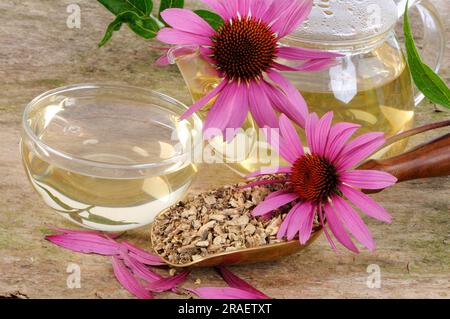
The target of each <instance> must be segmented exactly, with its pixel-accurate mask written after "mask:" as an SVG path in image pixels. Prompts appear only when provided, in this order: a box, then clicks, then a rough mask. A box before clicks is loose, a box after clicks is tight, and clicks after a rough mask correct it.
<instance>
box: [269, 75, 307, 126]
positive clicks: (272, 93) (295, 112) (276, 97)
mask: <svg viewBox="0 0 450 319" xmlns="http://www.w3.org/2000/svg"><path fill="white" fill-rule="evenodd" d="M263 83H264V85H265V87H266V90H267V92H269V93H268V94H267V95H268V97H269V99H270V102H271V103H272V105H273V107H274V108H275V109H276V110H277V111H278V112H280V113H283V114H286V115H287V116H288V117H289V118H290V119H291V120H292V121H294V122H295V123H296V124H298V125H299V126H301V127H305V115H304V114H306V112H307V111H305V106H301V105H294V104H292V101H291V100H290V99H289V97H288V96H287V95H286V94H285V93H284V92H283V91H281V90H280V89H278V88H276V87H274V86H273V85H272V84H270V83H268V82H266V81H263Z"/></svg>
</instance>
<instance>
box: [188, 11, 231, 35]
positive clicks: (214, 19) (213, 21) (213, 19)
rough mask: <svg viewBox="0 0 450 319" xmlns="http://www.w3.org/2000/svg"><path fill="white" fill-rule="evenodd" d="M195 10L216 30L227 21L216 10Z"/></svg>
mask: <svg viewBox="0 0 450 319" xmlns="http://www.w3.org/2000/svg"><path fill="white" fill-rule="evenodd" d="M194 12H195V13H196V14H197V15H199V16H200V17H202V18H203V19H205V21H206V22H208V23H209V24H210V25H211V26H212V27H213V28H214V30H216V31H217V30H219V28H220V27H221V26H222V25H223V24H224V23H225V22H224V21H223V19H222V17H221V16H219V15H217V14H215V13H214V12H211V11H208V10H195V11H194Z"/></svg>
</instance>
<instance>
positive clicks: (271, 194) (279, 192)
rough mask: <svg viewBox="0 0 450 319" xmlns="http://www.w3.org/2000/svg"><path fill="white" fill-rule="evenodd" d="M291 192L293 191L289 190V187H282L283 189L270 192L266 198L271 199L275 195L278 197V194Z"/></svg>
mask: <svg viewBox="0 0 450 319" xmlns="http://www.w3.org/2000/svg"><path fill="white" fill-rule="evenodd" d="M290 193H292V191H290V190H287V189H282V190H279V191H276V192H273V193H270V194H269V195H267V196H266V198H265V200H266V199H271V198H274V197H277V196H280V195H284V194H290Z"/></svg>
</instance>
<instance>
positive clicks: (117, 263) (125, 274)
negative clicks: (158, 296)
mask: <svg viewBox="0 0 450 319" xmlns="http://www.w3.org/2000/svg"><path fill="white" fill-rule="evenodd" d="M112 265H113V270H114V275H115V276H116V278H117V280H118V281H119V282H120V284H121V285H122V286H123V287H124V288H125V289H126V290H128V291H129V292H130V293H132V294H133V295H134V296H136V297H137V298H139V299H153V295H152V294H151V293H150V292H149V291H148V290H147V289H146V288H145V287H144V286H143V285H142V284H141V283H140V282H139V281H138V280H137V279H136V278H135V277H134V275H133V274H132V273H131V272H130V270H128V268H127V267H126V266H125V265H124V264H123V261H121V260H120V259H119V258H118V257H112Z"/></svg>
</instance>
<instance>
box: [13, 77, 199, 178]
mask: <svg viewBox="0 0 450 319" xmlns="http://www.w3.org/2000/svg"><path fill="white" fill-rule="evenodd" d="M84 89H117V90H134V91H140V92H142V93H146V94H149V95H151V96H153V97H156V98H159V99H161V100H163V101H165V102H167V103H170V104H172V105H174V106H176V107H177V108H179V109H180V110H181V111H186V110H188V107H187V106H186V105H185V104H184V103H181V102H180V101H178V100H176V99H174V98H172V97H170V96H168V95H165V94H163V93H160V92H156V91H153V90H151V89H145V88H141V87H137V86H132V85H116V84H103V83H80V84H73V85H68V86H63V87H59V88H56V89H53V90H50V91H47V92H44V93H42V94H41V95H39V96H37V97H36V98H34V99H33V100H32V101H31V102H30V103H28V105H27V106H26V107H25V110H24V113H23V116H22V128H23V130H24V132H25V134H26V135H27V137H28V138H29V139H30V140H31V141H32V142H33V143H35V144H36V145H38V146H39V147H41V148H43V149H44V150H45V151H47V152H49V153H52V154H54V155H55V156H57V157H62V158H64V159H66V160H69V161H75V162H77V163H79V164H82V165H86V166H90V167H97V168H102V169H114V170H147V169H154V168H158V167H162V166H167V165H171V164H174V163H177V162H179V161H180V160H182V159H183V158H184V157H186V154H187V153H186V152H185V153H183V154H178V155H175V156H173V157H171V158H168V159H165V160H161V161H158V162H153V163H148V164H110V163H106V162H99V161H92V160H88V159H85V158H80V157H77V156H74V155H72V154H68V153H66V152H62V151H59V150H58V149H55V148H53V147H51V146H50V145H48V144H46V143H44V142H42V140H40V139H39V138H38V137H37V136H36V134H35V132H34V131H33V129H32V128H31V127H30V125H29V124H28V120H29V117H28V115H29V114H30V111H31V110H32V108H33V107H34V106H35V105H36V104H38V103H39V102H40V101H42V100H43V99H46V98H49V97H51V96H53V95H56V94H61V93H64V92H70V91H76V90H84ZM181 114H182V113H180V115H181ZM192 118H193V121H194V123H196V122H197V123H199V125H200V127H199V131H200V132H201V130H202V121H201V119H200V118H199V117H198V115H197V114H193V115H192ZM194 142H195V143H194V145H193V147H194V148H196V147H198V145H199V144H200V143H201V142H202V140H201V137H200V138H196V139H195V141H194Z"/></svg>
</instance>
